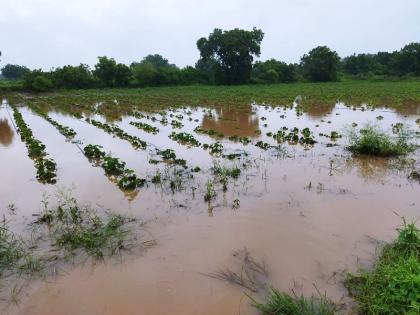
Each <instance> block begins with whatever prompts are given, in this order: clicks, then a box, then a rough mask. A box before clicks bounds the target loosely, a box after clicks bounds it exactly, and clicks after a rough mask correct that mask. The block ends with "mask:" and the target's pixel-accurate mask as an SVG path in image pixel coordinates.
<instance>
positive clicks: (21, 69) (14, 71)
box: [0, 53, 30, 80]
mask: <svg viewBox="0 0 420 315" xmlns="http://www.w3.org/2000/svg"><path fill="white" fill-rule="evenodd" d="M0 55H1V53H0ZM29 71H30V70H29V69H28V68H27V67H25V66H19V65H11V64H7V65H5V66H4V67H3V68H2V69H1V73H2V75H3V76H4V77H5V78H6V79H10V80H19V79H22V78H23V77H24V75H25V74H26V73H28V72H29Z"/></svg>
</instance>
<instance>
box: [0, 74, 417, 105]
mask: <svg viewBox="0 0 420 315" xmlns="http://www.w3.org/2000/svg"><path fill="white" fill-rule="evenodd" d="M299 95H300V96H301V97H302V101H301V103H302V106H311V105H318V104H334V103H336V102H337V101H342V102H345V103H346V104H349V105H360V104H364V103H368V104H371V105H387V106H392V107H397V108H398V107H400V108H401V107H406V106H419V105H420V81H397V82H391V81H384V82H373V81H355V80H353V81H343V82H329V83H293V84H274V85H241V86H206V85H197V86H176V87H156V88H138V89H134V88H131V89H103V90H98V89H92V90H71V91H58V92H53V93H47V94H40V95H36V96H35V98H32V99H31V102H35V103H37V104H38V105H44V106H47V105H51V106H53V107H56V108H61V109H63V110H72V111H76V112H77V111H82V110H86V111H89V110H92V107H93V105H94V104H95V103H97V102H102V104H103V105H102V110H103V112H105V113H106V112H113V111H114V110H115V109H116V108H118V110H119V111H120V112H125V111H129V110H131V109H132V108H136V107H137V108H141V109H153V110H156V109H159V108H162V107H167V106H185V105H191V106H197V105H206V106H208V105H210V106H220V105H228V106H229V105H232V106H247V105H249V104H250V103H251V102H257V103H259V104H262V103H266V104H273V105H288V104H291V103H292V102H293V101H294V100H295V98H296V97H297V96H299ZM8 96H9V98H10V99H11V100H12V101H15V102H18V101H25V98H24V97H22V95H21V94H16V93H15V94H13V93H12V94H11V93H9V95H8ZM26 101H27V100H26ZM117 104H118V106H116V105H117Z"/></svg>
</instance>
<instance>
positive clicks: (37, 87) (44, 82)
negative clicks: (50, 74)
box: [32, 75, 53, 92]
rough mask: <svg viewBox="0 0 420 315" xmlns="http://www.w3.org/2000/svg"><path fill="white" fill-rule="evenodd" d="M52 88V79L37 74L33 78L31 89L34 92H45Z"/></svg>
mask: <svg viewBox="0 0 420 315" xmlns="http://www.w3.org/2000/svg"><path fill="white" fill-rule="evenodd" d="M52 88H53V83H52V81H51V80H50V79H49V78H47V77H45V76H42V75H39V76H37V77H36V78H35V79H34V82H33V85H32V89H33V90H34V91H35V92H47V91H50V90H51V89H52Z"/></svg>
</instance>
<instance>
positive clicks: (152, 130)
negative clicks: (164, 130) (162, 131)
mask: <svg viewBox="0 0 420 315" xmlns="http://www.w3.org/2000/svg"><path fill="white" fill-rule="evenodd" d="M130 125H133V126H134V127H136V128H138V129H141V130H143V131H145V132H149V133H153V134H157V133H159V128H157V127H153V126H152V125H149V124H146V123H142V122H136V121H130Z"/></svg>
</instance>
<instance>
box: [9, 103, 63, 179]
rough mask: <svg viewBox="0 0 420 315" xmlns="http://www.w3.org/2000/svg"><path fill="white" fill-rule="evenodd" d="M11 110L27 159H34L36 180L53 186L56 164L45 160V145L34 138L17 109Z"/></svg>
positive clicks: (50, 160)
mask: <svg viewBox="0 0 420 315" xmlns="http://www.w3.org/2000/svg"><path fill="white" fill-rule="evenodd" d="M12 108H13V118H14V119H15V122H16V125H17V128H18V131H19V133H20V137H21V139H22V141H23V142H25V145H26V148H27V149H28V155H29V157H30V158H32V159H34V163H35V167H36V169H37V179H38V180H39V181H40V182H41V183H44V184H45V183H47V184H55V183H56V176H57V174H56V172H57V165H56V163H55V162H54V161H53V160H52V159H47V158H46V156H47V153H46V152H45V145H44V144H43V143H42V142H41V141H39V140H38V139H36V138H34V136H33V133H32V130H31V129H30V128H29V127H28V125H27V124H26V123H25V120H24V119H23V116H22V114H21V113H20V112H19V111H18V110H17V108H16V107H12Z"/></svg>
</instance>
